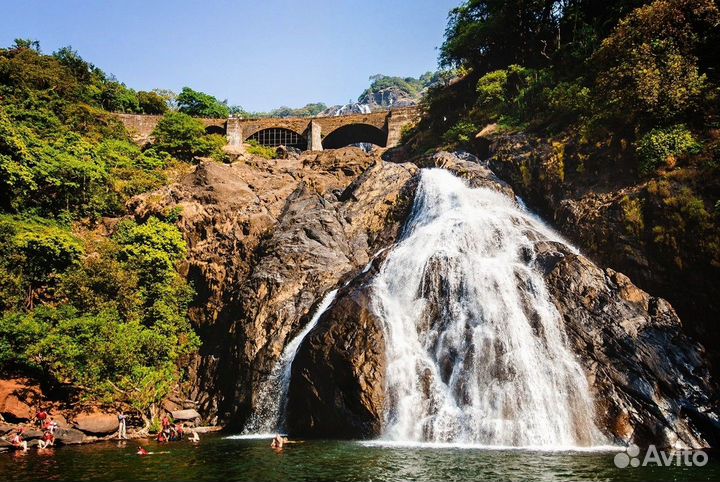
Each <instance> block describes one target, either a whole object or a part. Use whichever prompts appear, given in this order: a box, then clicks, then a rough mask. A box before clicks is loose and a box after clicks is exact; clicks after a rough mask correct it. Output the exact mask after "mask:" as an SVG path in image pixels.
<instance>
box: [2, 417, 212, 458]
mask: <svg viewBox="0 0 720 482" xmlns="http://www.w3.org/2000/svg"><path fill="white" fill-rule="evenodd" d="M117 417H118V431H117V438H118V439H119V440H127V438H128V436H127V415H125V414H124V413H123V412H119V413H118V415H117ZM161 424H162V430H160V431H159V432H158V434H157V437H156V440H157V442H159V443H165V442H174V441H179V440H183V439H184V438H185V437H186V436H187V438H188V440H190V441H191V442H199V441H200V435H199V434H198V433H197V432H196V431H195V430H193V429H188V428H186V427H185V424H184V423H172V422H171V421H170V418H169V417H168V416H167V415H165V416H164V417H163V418H162V420H161ZM34 425H35V427H37V429H39V430H41V431H42V432H43V434H42V436H41V437H40V438H39V439H38V442H37V447H38V449H47V448H50V447H53V446H54V445H55V431H56V430H57V429H58V423H57V422H56V421H55V420H53V419H52V417H51V416H50V414H49V413H48V410H46V409H43V408H39V409H38V410H37V412H36V414H35V418H34ZM27 434H28V432H27V428H26V427H20V428H18V429H17V430H15V432H14V433H12V434H11V435H10V437H9V438H8V442H10V444H11V445H12V447H13V448H14V449H15V450H20V451H23V452H26V451H27V450H28V448H29V446H28V440H26V437H27ZM31 438H37V435H32V436H31ZM142 451H144V449H143V448H142V447H141V450H140V451H138V453H139V454H141V452H142ZM146 453H147V452H146ZM142 455H144V454H142Z"/></svg>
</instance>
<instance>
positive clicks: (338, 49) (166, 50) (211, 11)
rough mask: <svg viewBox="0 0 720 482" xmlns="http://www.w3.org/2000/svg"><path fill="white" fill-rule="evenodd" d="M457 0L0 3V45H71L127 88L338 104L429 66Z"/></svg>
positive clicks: (252, 104) (239, 100)
mask: <svg viewBox="0 0 720 482" xmlns="http://www.w3.org/2000/svg"><path fill="white" fill-rule="evenodd" d="M459 3H460V0H305V1H302V0H257V1H230V0H224V1H221V0H206V1H191V0H162V1H153V0H144V1H142V0H117V1H101V0H97V1H91V0H85V1H82V0H46V1H39V0H12V1H11V0H0V45H2V46H9V45H10V44H11V43H12V41H13V39H15V38H16V37H23V38H32V39H35V40H39V41H40V45H41V48H42V49H43V51H44V52H48V53H49V52H52V51H54V50H56V49H57V48H59V47H62V46H66V45H71V46H72V47H73V48H74V49H75V50H77V51H78V52H79V53H80V55H82V57H83V58H85V59H86V60H89V61H90V62H92V63H94V64H95V65H97V66H98V67H100V68H102V69H103V70H104V71H105V72H108V73H112V74H115V76H117V78H118V80H120V81H122V82H124V83H125V84H127V85H128V86H130V87H133V88H135V89H144V90H146V89H152V88H156V87H157V88H166V89H172V90H175V91H179V90H180V89H181V88H182V87H183V86H185V85H187V86H190V87H193V88H195V89H198V90H202V91H205V92H208V93H210V94H213V95H215V96H217V97H218V98H220V99H228V101H229V103H230V104H239V105H242V106H243V107H245V108H246V109H249V110H266V109H270V108H273V107H278V106H280V105H289V106H291V107H299V106H302V105H304V104H306V103H308V102H315V101H320V102H325V103H327V104H342V103H345V102H347V101H348V100H350V99H355V98H357V96H358V95H360V93H361V92H362V91H363V89H365V88H366V87H367V85H368V77H369V76H370V75H373V74H376V73H383V74H387V75H400V76H418V75H420V74H421V73H423V72H425V71H428V70H434V69H435V68H436V66H437V54H438V52H437V47H439V46H440V45H441V43H442V39H443V32H444V30H445V25H446V22H447V14H448V12H449V10H450V9H451V8H452V7H454V6H456V5H457V4H459Z"/></svg>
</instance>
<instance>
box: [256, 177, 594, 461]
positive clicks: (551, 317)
mask: <svg viewBox="0 0 720 482" xmlns="http://www.w3.org/2000/svg"><path fill="white" fill-rule="evenodd" d="M547 242H559V243H564V241H563V239H562V238H560V236H558V235H557V234H556V233H555V232H554V231H552V230H551V229H549V228H548V227H547V226H545V225H544V224H543V223H542V222H541V221H540V220H539V219H537V218H536V217H535V216H533V215H532V214H531V213H529V212H527V211H526V210H525V209H523V208H521V207H519V206H518V205H517V204H516V203H515V202H514V200H512V199H510V198H508V197H507V196H505V195H503V194H501V193H498V192H496V191H494V190H492V189H489V188H471V187H469V186H468V185H466V184H465V182H464V181H463V180H462V179H460V178H458V177H455V176H454V175H453V174H451V173H450V172H448V171H446V170H443V169H424V170H423V171H422V173H421V180H420V184H419V187H418V190H417V193H416V196H415V201H414V205H413V209H412V212H411V214H410V217H409V218H408V221H407V223H406V225H405V228H404V231H403V233H402V235H401V237H400V240H399V241H398V243H397V244H396V245H395V246H393V247H391V248H390V252H389V253H388V255H387V258H386V259H385V261H384V263H383V265H382V267H381V269H380V273H379V274H378V275H377V276H376V278H375V279H374V281H373V288H372V298H373V302H372V304H373V307H372V308H373V310H374V311H375V312H376V314H377V315H378V317H379V318H380V320H381V322H382V325H383V330H384V334H385V338H386V341H387V343H386V346H387V353H386V356H387V387H386V388H387V406H386V413H385V421H384V433H383V439H385V440H389V441H400V442H432V443H438V442H440V443H456V444H479V445H487V446H507V447H545V448H554V447H587V446H594V445H602V444H603V443H607V441H606V439H605V438H604V437H603V435H602V434H601V433H600V431H599V430H598V429H597V427H596V426H595V424H594V421H593V420H594V411H593V400H592V397H591V395H590V390H589V387H588V383H587V380H586V378H585V375H584V373H583V371H582V369H581V367H580V365H579V364H578V362H577V360H576V359H575V356H574V355H573V353H572V352H571V351H570V349H569V348H568V344H567V340H566V336H565V333H564V330H563V326H562V323H561V320H560V315H559V313H558V312H557V310H556V309H555V307H554V305H553V304H552V301H551V300H550V297H549V295H548V293H547V290H546V288H545V284H544V280H543V277H542V272H541V269H540V267H539V266H537V264H536V256H535V254H536V245H537V244H538V243H547ZM571 249H573V250H574V248H571ZM335 295H336V291H332V292H330V293H329V294H327V295H326V296H325V298H324V299H323V301H322V302H321V303H320V305H319V306H318V308H317V309H316V311H315V313H314V316H313V317H312V319H311V320H310V322H309V323H308V324H307V326H306V327H305V328H304V329H303V331H302V332H301V333H300V334H299V335H297V336H296V337H295V338H294V339H293V340H292V341H291V342H290V343H289V344H288V345H287V346H286V348H285V350H284V351H283V353H282V356H281V357H280V359H279V361H278V362H277V363H276V365H275V367H274V368H273V370H272V372H271V374H270V375H269V377H268V379H267V380H266V381H265V382H264V383H263V385H262V386H261V387H260V389H259V392H258V403H257V409H256V411H255V413H254V414H253V415H252V416H251V418H250V420H249V422H248V424H247V425H246V427H245V431H244V433H246V434H252V433H255V434H257V433H270V432H275V431H283V430H284V427H285V423H284V419H283V418H284V417H283V413H284V407H285V405H286V404H287V400H286V398H287V393H288V388H289V384H290V372H291V367H292V361H293V359H294V357H295V354H296V353H297V350H298V348H299V346H300V344H301V343H302V340H303V339H304V338H305V336H306V335H307V334H308V333H309V332H310V330H312V328H313V327H314V326H315V325H316V324H317V321H318V319H319V318H320V316H321V315H322V313H323V312H324V311H325V310H326V309H327V308H328V307H329V306H330V304H331V303H332V301H333V300H334V298H335Z"/></svg>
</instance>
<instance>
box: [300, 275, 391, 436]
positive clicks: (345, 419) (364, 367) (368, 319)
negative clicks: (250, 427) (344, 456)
mask: <svg viewBox="0 0 720 482" xmlns="http://www.w3.org/2000/svg"><path fill="white" fill-rule="evenodd" d="M368 278H370V277H369V276H366V275H361V276H360V277H359V278H358V279H356V280H355V281H354V282H353V283H352V284H351V285H349V286H347V287H345V288H342V289H341V290H340V291H339V293H338V296H337V299H336V301H335V302H334V303H333V304H332V305H331V306H330V307H329V308H328V310H327V311H326V312H325V313H324V314H323V315H322V316H321V317H320V319H319V320H318V324H317V325H316V326H315V328H314V329H313V330H312V331H311V332H310V333H309V334H308V335H307V336H306V337H305V340H304V341H303V343H302V345H301V346H300V348H299V349H298V352H297V354H296V356H295V359H294V361H293V364H292V376H291V382H290V391H289V394H288V407H287V423H288V429H289V433H290V434H291V435H298V436H302V437H306V438H307V437H312V438H342V439H353V438H355V439H357V438H370V437H375V436H378V435H380V432H381V429H382V419H383V409H384V404H385V393H384V392H385V390H384V385H385V342H384V337H383V334H382V326H381V325H380V320H378V319H377V317H376V316H375V315H374V313H373V312H372V310H371V308H370V296H369V290H370V288H369V286H368V285H367V284H366V283H365V280H367V279H368Z"/></svg>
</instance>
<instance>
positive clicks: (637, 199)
mask: <svg viewBox="0 0 720 482" xmlns="http://www.w3.org/2000/svg"><path fill="white" fill-rule="evenodd" d="M718 45H720V12H719V11H718V6H717V3H716V2H714V1H713V0H655V1H649V0H607V1H603V2H597V1H594V0H553V1H544V0H543V1H540V0H533V1H524V0H523V1H520V0H467V1H465V2H464V3H463V4H462V5H460V6H459V7H457V8H456V9H454V10H452V12H451V14H450V20H449V24H448V27H447V31H446V38H445V42H444V43H443V45H442V47H441V50H440V61H441V64H442V65H443V66H445V67H452V68H454V69H457V71H458V72H460V73H461V75H460V77H459V78H457V79H455V80H454V81H453V82H452V83H451V85H449V86H443V85H441V86H438V87H436V88H433V89H431V90H430V92H429V94H428V95H427V96H426V98H425V102H424V109H425V113H426V115H425V118H424V120H423V122H422V123H421V125H420V126H419V127H418V128H417V129H416V131H415V134H414V136H412V138H411V140H410V145H411V146H412V148H413V149H414V151H415V152H416V153H422V152H425V151H426V150H428V149H430V150H435V149H437V148H438V146H441V147H442V148H451V149H456V148H460V149H466V150H470V151H473V152H476V153H478V154H479V155H481V156H484V157H488V156H489V157H490V160H491V164H492V167H493V168H494V169H498V174H499V175H501V176H503V177H505V178H506V180H508V181H511V182H512V183H513V187H515V189H516V190H517V191H518V192H519V193H520V194H521V195H522V196H523V197H524V198H525V199H526V200H527V201H528V202H530V204H531V206H532V207H533V208H534V209H536V210H539V211H540V212H541V213H542V214H544V215H545V216H546V217H547V218H548V219H550V220H553V221H555V222H556V223H557V225H558V226H559V227H560V228H562V229H564V230H566V232H568V233H569V234H572V237H573V239H574V240H576V241H577V242H578V243H579V244H580V246H581V247H583V248H584V249H585V250H587V251H588V252H590V253H592V254H594V255H596V256H597V257H599V258H601V259H602V260H603V262H604V263H607V264H608V265H610V266H614V267H616V269H620V270H622V271H624V272H626V273H628V274H629V275H630V276H631V277H632V278H633V279H634V280H636V281H639V282H641V285H642V286H643V287H644V288H646V289H649V290H653V291H654V292H657V293H659V294H661V295H662V296H665V297H667V298H668V299H670V301H671V302H672V303H673V305H674V306H675V307H676V308H677V309H678V310H679V311H680V314H681V316H682V317H683V319H684V320H686V322H687V324H688V326H689V327H690V328H691V330H692V331H693V332H694V333H695V334H696V335H697V336H700V337H703V338H705V337H711V339H715V340H717V339H718V338H717V335H716V334H715V333H716V330H715V329H714V328H713V327H714V326H715V323H716V319H717V316H718V314H720V304H718V302H717V299H718V295H720V292H718V289H717V283H715V282H714V281H712V280H715V279H718V276H720V178H719V176H718V174H719V173H720V117H719V113H720V49H719V48H718ZM486 127H487V129H486ZM483 130H484V132H482V133H481V131H483ZM409 137H410V136H409ZM492 143H495V146H494V147H492ZM493 149H494V150H493ZM545 153H547V154H545ZM542 156H545V157H544V158H542V159H541V157H542ZM501 170H502V172H501ZM569 213H570V214H572V216H571V217H570V218H568V214H569ZM615 216H617V217H618V218H619V219H615ZM591 219H596V221H594V222H591V221H590V220H591ZM718 361H719V362H720V360H718Z"/></svg>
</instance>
